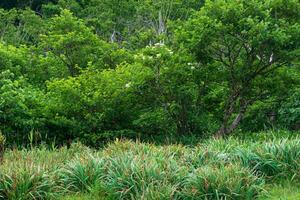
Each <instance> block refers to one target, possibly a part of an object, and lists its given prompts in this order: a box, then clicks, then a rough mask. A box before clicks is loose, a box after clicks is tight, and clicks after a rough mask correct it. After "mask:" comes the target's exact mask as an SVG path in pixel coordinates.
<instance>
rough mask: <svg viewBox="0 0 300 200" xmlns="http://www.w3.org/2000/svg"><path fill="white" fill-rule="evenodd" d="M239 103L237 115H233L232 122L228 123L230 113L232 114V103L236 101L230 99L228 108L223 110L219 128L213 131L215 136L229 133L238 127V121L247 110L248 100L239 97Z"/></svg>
mask: <svg viewBox="0 0 300 200" xmlns="http://www.w3.org/2000/svg"><path fill="white" fill-rule="evenodd" d="M239 103H240V104H239V113H238V114H237V116H236V117H235V119H234V120H233V122H231V124H229V120H230V118H231V117H232V115H233V114H234V105H235V104H236V102H235V101H232V102H231V103H230V105H229V106H228V108H227V109H226V110H225V114H224V118H223V123H222V125H221V127H220V129H219V130H218V131H217V132H216V133H215V137H218V138H219V137H224V136H226V135H228V134H230V133H231V132H232V131H234V130H235V129H236V128H237V127H238V125H239V123H240V122H241V120H242V119H243V117H244V114H245V112H246V110H247V107H248V105H249V101H247V100H244V99H240V101H239Z"/></svg>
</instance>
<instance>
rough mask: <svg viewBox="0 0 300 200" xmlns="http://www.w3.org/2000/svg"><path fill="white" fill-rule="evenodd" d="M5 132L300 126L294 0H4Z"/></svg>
mask: <svg viewBox="0 0 300 200" xmlns="http://www.w3.org/2000/svg"><path fill="white" fill-rule="evenodd" d="M0 7H1V8H0V38H1V39H0V131H1V132H2V134H3V135H5V136H6V141H7V144H10V145H26V144H28V143H29V142H30V141H31V142H32V140H34V141H35V142H36V143H37V144H39V143H40V142H41V141H43V142H46V143H52V142H53V141H55V143H57V144H69V143H71V142H73V141H78V140H79V141H81V142H83V143H85V144H87V145H91V146H97V145H99V144H100V143H103V142H105V141H108V140H111V139H114V138H120V137H124V138H140V139H147V138H153V137H166V136H167V137H168V136H170V137H171V136H172V137H177V136H185V135H195V136H197V137H204V138H205V137H209V136H217V137H223V136H227V135H230V134H232V133H234V132H242V133H244V134H247V133H250V132H257V131H262V130H267V129H287V130H299V128H300V68H299V64H300V60H299V56H300V49H299V47H300V3H299V1H298V0H266V1H260V0H236V1H234V0H213V1H205V2H204V1H201V0H142V1H140V0H29V1H28V0H13V1H12V0H10V1H8V0H2V1H1V2H0Z"/></svg>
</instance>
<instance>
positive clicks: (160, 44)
mask: <svg viewBox="0 0 300 200" xmlns="http://www.w3.org/2000/svg"><path fill="white" fill-rule="evenodd" d="M154 46H156V47H162V46H164V44H163V43H156V44H154Z"/></svg>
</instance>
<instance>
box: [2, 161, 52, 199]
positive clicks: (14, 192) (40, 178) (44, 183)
mask: <svg viewBox="0 0 300 200" xmlns="http://www.w3.org/2000/svg"><path fill="white" fill-rule="evenodd" d="M56 189H57V188H56V185H55V182H54V181H53V179H52V177H51V175H50V174H49V173H48V172H47V171H44V169H42V168H41V167H35V166H24V168H18V169H13V170H10V171H9V172H6V173H4V172H1V173H0V199H6V200H7V199H9V200H31V199H32V200H35V199H53V198H55V197H56V196H57V193H56V192H57V190H56Z"/></svg>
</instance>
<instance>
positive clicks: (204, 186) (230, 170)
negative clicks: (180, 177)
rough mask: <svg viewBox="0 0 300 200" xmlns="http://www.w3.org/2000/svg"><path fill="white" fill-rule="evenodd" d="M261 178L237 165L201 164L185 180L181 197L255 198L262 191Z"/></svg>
mask: <svg viewBox="0 0 300 200" xmlns="http://www.w3.org/2000/svg"><path fill="white" fill-rule="evenodd" d="M263 185H264V181H263V179H261V178H259V177H256V176H255V175H254V174H252V173H251V171H249V170H248V169H246V168H244V167H241V166H239V165H221V166H219V167H216V166H203V167H200V168H198V169H195V171H194V172H193V173H191V174H190V175H189V177H188V178H187V180H186V183H185V186H184V190H183V192H182V194H183V199H193V200H198V199H199V200H202V199H203V200H209V199H211V200H214V199H216V200H218V199H237V200H238V199H241V200H246V199H255V198H256V197H257V196H258V194H259V193H260V192H261V191H262V188H263Z"/></svg>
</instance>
